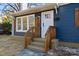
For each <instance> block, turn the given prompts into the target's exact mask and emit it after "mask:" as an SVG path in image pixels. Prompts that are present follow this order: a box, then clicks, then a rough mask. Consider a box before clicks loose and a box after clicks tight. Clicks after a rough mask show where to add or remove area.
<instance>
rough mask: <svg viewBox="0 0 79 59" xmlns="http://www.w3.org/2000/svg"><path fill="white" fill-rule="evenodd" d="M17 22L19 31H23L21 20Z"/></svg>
mask: <svg viewBox="0 0 79 59" xmlns="http://www.w3.org/2000/svg"><path fill="white" fill-rule="evenodd" d="M17 21H18V23H17V26H18V30H21V18H18V19H17Z"/></svg>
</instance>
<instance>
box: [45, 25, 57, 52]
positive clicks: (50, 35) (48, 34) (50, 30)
mask: <svg viewBox="0 0 79 59" xmlns="http://www.w3.org/2000/svg"><path fill="white" fill-rule="evenodd" d="M55 37H56V28H55V27H54V26H50V27H49V28H48V30H47V32H46V34H45V52H47V51H48V50H49V48H50V46H51V40H52V39H54V38H55Z"/></svg>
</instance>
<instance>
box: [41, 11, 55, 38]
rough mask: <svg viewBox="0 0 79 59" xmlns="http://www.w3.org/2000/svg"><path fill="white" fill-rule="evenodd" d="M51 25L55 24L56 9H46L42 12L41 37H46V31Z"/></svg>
mask: <svg viewBox="0 0 79 59" xmlns="http://www.w3.org/2000/svg"><path fill="white" fill-rule="evenodd" d="M49 26H54V11H53V10H52V11H46V12H42V13H41V37H42V38H45V33H46V31H47V30H48V28H49Z"/></svg>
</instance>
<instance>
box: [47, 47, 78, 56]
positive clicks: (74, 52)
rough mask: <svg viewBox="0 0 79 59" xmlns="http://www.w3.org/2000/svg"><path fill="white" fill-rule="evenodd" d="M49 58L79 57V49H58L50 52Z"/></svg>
mask: <svg viewBox="0 0 79 59" xmlns="http://www.w3.org/2000/svg"><path fill="white" fill-rule="evenodd" d="M46 55H47V56H79V49H78V48H70V47H57V48H53V49H51V50H49V51H48V53H47V54H46Z"/></svg>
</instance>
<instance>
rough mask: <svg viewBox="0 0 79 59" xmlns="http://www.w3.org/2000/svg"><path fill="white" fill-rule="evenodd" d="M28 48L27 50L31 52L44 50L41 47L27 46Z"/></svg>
mask: <svg viewBox="0 0 79 59" xmlns="http://www.w3.org/2000/svg"><path fill="white" fill-rule="evenodd" d="M28 48H29V49H32V50H41V51H43V50H44V48H42V47H38V46H33V45H29V46H28Z"/></svg>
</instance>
